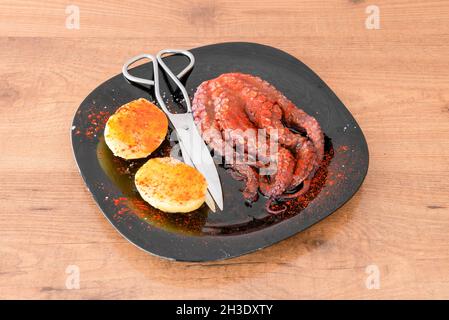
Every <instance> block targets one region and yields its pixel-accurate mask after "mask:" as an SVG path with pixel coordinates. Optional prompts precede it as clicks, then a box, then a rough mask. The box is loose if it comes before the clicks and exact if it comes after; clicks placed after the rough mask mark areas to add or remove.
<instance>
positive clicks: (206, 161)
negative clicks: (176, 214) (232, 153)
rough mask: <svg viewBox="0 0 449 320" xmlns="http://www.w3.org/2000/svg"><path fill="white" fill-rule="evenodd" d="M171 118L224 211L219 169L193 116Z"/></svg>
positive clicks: (214, 197)
mask: <svg viewBox="0 0 449 320" xmlns="http://www.w3.org/2000/svg"><path fill="white" fill-rule="evenodd" d="M169 118H170V121H171V122H172V123H173V126H174V127H175V130H176V133H177V135H178V138H179V140H180V142H181V143H182V145H183V146H184V149H185V150H186V151H187V154H188V155H189V157H190V159H191V161H192V163H193V165H194V166H195V168H196V169H197V170H198V171H200V172H201V173H202V174H203V175H204V177H205V179H206V181H207V184H208V189H209V191H210V194H211V196H212V198H213V199H214V200H215V203H216V204H217V206H218V208H220V210H223V191H222V188H221V183H220V177H219V176H218V172H217V167H216V166H215V163H214V159H213V158H212V156H211V155H210V152H209V149H208V148H207V146H206V144H205V143H204V140H203V138H202V137H201V135H200V133H199V132H198V129H197V127H196V125H195V123H194V122H193V117H192V114H191V113H183V114H170V115H169Z"/></svg>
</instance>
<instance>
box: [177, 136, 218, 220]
mask: <svg viewBox="0 0 449 320" xmlns="http://www.w3.org/2000/svg"><path fill="white" fill-rule="evenodd" d="M179 146H180V148H181V153H182V159H183V160H184V163H185V164H187V165H189V166H191V167H195V166H194V164H193V162H192V160H191V159H190V157H189V155H188V154H187V151H186V150H185V147H184V145H183V144H182V142H181V143H180V144H179ZM205 202H206V204H207V206H208V207H209V209H210V210H212V212H216V211H217V210H216V208H215V202H214V200H213V198H212V196H211V194H210V191H209V188H208V190H207V193H206V201H205Z"/></svg>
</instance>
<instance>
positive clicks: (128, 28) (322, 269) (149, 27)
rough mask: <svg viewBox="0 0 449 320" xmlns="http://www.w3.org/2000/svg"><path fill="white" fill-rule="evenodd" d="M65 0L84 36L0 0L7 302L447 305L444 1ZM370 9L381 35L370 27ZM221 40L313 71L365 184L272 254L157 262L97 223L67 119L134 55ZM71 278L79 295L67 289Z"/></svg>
mask: <svg viewBox="0 0 449 320" xmlns="http://www.w3.org/2000/svg"><path fill="white" fill-rule="evenodd" d="M74 2H76V3H73V4H75V5H77V6H78V7H79V12H80V28H79V29H68V28H67V27H66V18H67V17H68V16H69V15H70V12H71V11H70V10H71V8H69V9H68V10H69V11H67V12H68V13H66V7H67V5H69V4H70V3H69V2H67V1H55V0H51V1H45V2H44V1H18V0H7V1H5V0H3V1H1V2H0V59H1V61H2V63H1V64H0V75H1V81H0V102H1V121H0V150H1V156H0V177H1V192H0V200H1V201H0V298H39V299H42V298H43V299H47V298H50V299H55V298H63V299H72V298H74V299H78V298H83V299H90V298H101V299H103V298H106V299H107V298H138V299H163V298H177V299H184V298H218V299H222V298H223V299H227V298H238V299H240V298H249V299H253V298H254V299H255V298H261V299H265V298H267V299H271V298H280V299H282V298H293V299H296V298H362V299H371V298H449V182H448V181H449V90H448V89H449V63H448V62H449V61H448V58H449V18H448V17H449V2H448V1H444V0H440V1H437V0H434V1H424V0H420V1H411V0H396V1H390V0H388V1H387V0H375V1H374V0H373V2H371V1H363V0H351V1H347V0H332V1H311V0H301V1H299V0H286V1H272V0H259V1H257V2H253V1H241V0H232V1H198V0H194V1H192V0H189V1H187V0H177V1H169V3H166V1H162V0H161V1H139V0H135V1H108V2H105V1H87V0H77V1H74ZM369 5H377V6H378V8H379V10H380V29H367V28H366V24H365V20H366V19H367V17H368V16H369V13H368V14H367V13H366V10H367V9H366V8H367V7H368V6H369ZM368 10H369V9H368ZM225 41H251V42H259V43H263V44H268V45H272V46H275V47H278V48H280V49H282V50H285V51H287V52H289V53H290V54H292V55H294V56H296V57H298V58H299V59H301V60H302V61H303V62H304V63H306V64H307V65H309V66H310V67H311V68H312V69H313V70H314V71H315V72H317V73H318V74H319V75H320V76H321V77H322V79H324V81H325V82H326V83H327V84H328V85H329V86H330V87H331V88H332V89H333V90H334V91H335V92H336V94H337V95H338V96H339V97H340V99H341V100H342V101H343V102H344V104H345V105H346V106H347V107H348V108H349V109H350V111H351V112H352V114H353V115H354V117H355V118H356V119H357V121H358V123H359V124H360V126H361V127H362V129H363V131H364V133H365V135H366V138H367V141H368V144H369V149H370V158H371V159H370V168H369V172H368V176H367V178H366V180H365V182H364V184H363V186H362V188H361V189H360V191H359V192H358V193H357V194H356V196H355V197H354V198H353V199H352V200H351V201H350V202H348V203H347V204H346V205H345V206H344V207H343V208H341V209H340V210H338V211H337V212H336V213H334V214H333V215H332V216H330V217H329V218H327V219H325V220H324V221H322V222H320V223H318V224H316V225H315V226H313V227H312V228H310V229H308V230H306V231H304V232H302V233H300V234H298V235H296V236H294V237H292V238H290V239H288V240H285V241H282V242H281V243H279V244H276V245H274V246H271V247H269V248H267V249H264V250H261V251H259V252H257V253H253V254H249V255H245V256H243V257H240V258H235V259H231V260H227V261H222V262H213V263H179V262H170V261H166V260H162V259H159V258H156V257H153V256H150V255H148V254H146V253H144V252H143V251H141V250H138V249H137V248H135V247H134V246H133V245H132V244H130V243H129V242H128V241H127V240H125V239H124V238H122V237H121V236H120V235H119V234H118V233H117V232H116V231H115V230H114V229H113V227H112V226H111V225H110V224H109V222H107V221H106V219H105V218H104V217H103V215H102V214H101V213H100V211H99V209H98V208H97V206H96V205H95V203H94V201H93V199H92V197H91V195H90V194H89V192H88V191H87V190H86V187H85V186H84V183H83V181H82V179H81V177H80V175H79V173H78V169H77V166H76V163H75V161H74V158H73V156H72V150H71V144H70V135H69V132H70V126H71V121H72V117H73V114H74V112H75V110H76V109H77V107H78V106H79V104H80V103H81V101H82V100H83V99H84V97H85V96H86V95H87V94H88V93H89V92H90V91H91V90H92V89H94V88H95V87H96V86H97V85H98V84H100V83H102V82H103V81H104V80H106V79H108V78H110V77H111V76H113V75H115V74H117V73H119V72H120V69H121V66H122V63H123V62H124V60H125V59H126V58H129V57H131V56H133V55H135V54H138V53H141V52H143V51H145V52H156V51H158V50H160V49H162V48H166V47H183V48H191V47H196V46H200V45H205V44H211V43H216V42H225ZM73 265H74V266H77V268H79V271H80V288H79V289H76V288H75V289H68V288H67V286H66V281H67V277H68V276H71V275H72V274H67V273H66V271H67V272H69V273H70V270H71V269H70V268H71V267H70V266H73ZM373 270H374V271H373ZM377 271H378V275H379V278H378V279H379V280H380V281H379V282H378V284H379V288H378V289H376V288H372V286H367V281H368V280H369V279H372V278H369V277H372V276H373V275H374V276H376V274H377V273H376V272H377ZM69 287H70V286H69ZM369 288H371V289H369Z"/></svg>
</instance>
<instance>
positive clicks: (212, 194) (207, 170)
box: [122, 49, 223, 212]
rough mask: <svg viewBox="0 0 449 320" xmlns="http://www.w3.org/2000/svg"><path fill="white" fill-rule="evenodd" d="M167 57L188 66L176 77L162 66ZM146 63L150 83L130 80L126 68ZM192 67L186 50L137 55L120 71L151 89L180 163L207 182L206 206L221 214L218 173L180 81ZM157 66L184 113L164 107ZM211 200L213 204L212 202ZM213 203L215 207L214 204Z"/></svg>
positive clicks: (138, 79) (221, 197)
mask: <svg viewBox="0 0 449 320" xmlns="http://www.w3.org/2000/svg"><path fill="white" fill-rule="evenodd" d="M167 55H183V56H185V57H187V58H189V64H188V65H187V66H186V67H185V68H184V69H183V70H182V71H181V72H179V73H178V74H177V75H175V74H174V73H173V72H172V71H171V70H170V68H169V67H168V66H167V65H166V64H165V62H164V61H163V58H164V57H165V56H167ZM142 59H148V60H150V61H152V63H153V80H151V79H144V78H140V77H136V76H133V75H131V74H130V73H129V67H130V66H131V65H132V64H134V63H136V62H137V61H139V60H142ZM194 64H195V57H194V56H193V54H192V53H190V52H189V51H187V50H178V49H164V50H161V51H159V52H158V53H157V55H156V57H155V56H153V55H151V54H140V55H138V56H135V57H133V58H131V59H129V60H128V61H127V62H126V63H125V64H124V65H123V68H122V73H123V75H124V77H125V78H126V79H127V80H129V81H130V82H133V83H139V84H142V85H148V86H154V93H155V95H156V100H157V102H158V103H159V106H160V107H161V109H162V110H163V111H164V112H165V114H166V115H167V117H168V119H169V120H170V122H171V123H172V125H173V127H174V129H175V131H176V134H177V136H178V140H179V146H180V149H181V153H182V157H183V160H184V162H185V163H186V164H188V165H190V166H193V167H194V168H196V169H197V170H198V171H199V172H201V173H202V174H203V175H204V177H205V179H206V181H207V190H208V192H207V194H206V204H207V205H208V206H209V208H210V209H211V210H212V211H213V212H215V203H216V204H217V206H218V207H219V208H220V210H223V191H222V188H221V183H220V177H219V175H218V172H217V168H216V166H215V163H214V160H213V158H212V156H211V154H210V152H209V149H208V148H207V146H206V144H205V143H204V140H203V138H202V137H201V135H200V133H199V131H198V128H197V127H196V125H195V122H194V121H193V114H192V107H191V104H190V98H189V95H188V93H187V90H186V89H185V87H184V85H183V84H182V83H181V81H180V80H179V79H181V78H182V77H183V76H185V75H186V74H187V73H188V72H189V71H190V70H191V69H192V68H193V65H194ZM159 66H160V67H161V69H162V71H163V72H165V74H166V75H167V76H168V77H169V78H170V79H171V80H173V82H174V83H175V84H176V86H177V87H178V88H179V90H180V91H181V93H182V95H183V98H184V103H185V105H186V109H187V111H186V112H184V113H172V112H171V111H170V110H169V109H168V108H167V106H166V104H165V102H164V100H163V99H162V96H161V91H160V83H159ZM212 199H213V200H212ZM214 201H215V203H214Z"/></svg>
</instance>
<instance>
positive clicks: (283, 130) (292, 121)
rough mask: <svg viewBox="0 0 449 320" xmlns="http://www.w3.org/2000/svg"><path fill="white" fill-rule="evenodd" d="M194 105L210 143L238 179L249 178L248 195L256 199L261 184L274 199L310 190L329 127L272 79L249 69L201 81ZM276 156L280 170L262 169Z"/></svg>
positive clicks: (196, 115) (245, 192) (248, 197)
mask: <svg viewBox="0 0 449 320" xmlns="http://www.w3.org/2000/svg"><path fill="white" fill-rule="evenodd" d="M192 111H193V116H194V119H195V122H196V124H197V125H198V127H199V129H200V132H201V133H202V136H203V138H204V139H205V141H206V143H207V144H208V145H209V146H210V147H211V148H212V149H213V150H214V151H215V152H217V153H218V154H219V155H221V156H222V157H224V159H225V164H227V165H229V166H230V170H231V171H232V176H233V177H234V178H235V179H238V180H244V181H245V188H244V190H243V196H244V198H245V199H247V200H249V201H255V200H256V199H257V196H258V190H259V189H260V192H261V193H262V194H263V195H265V196H266V197H268V198H269V199H270V201H272V200H281V199H285V198H292V197H297V196H299V195H301V194H303V193H305V192H306V191H307V189H308V186H309V182H310V179H311V178H313V175H314V173H315V171H316V170H317V169H318V167H319V165H320V162H321V160H322V158H323V155H324V136H323V133H322V131H321V128H320V125H319V124H318V122H317V121H316V119H315V118H314V117H312V116H310V115H308V114H307V113H305V112H304V111H303V110H301V109H299V108H297V107H296V106H295V105H294V104H293V103H292V102H291V101H290V100H288V99H287V98H286V97H285V96H284V95H283V94H282V93H280V92H279V91H278V90H277V89H276V88H274V87H273V86H272V85H271V84H269V83H268V82H266V81H264V80H262V79H260V78H258V77H255V76H251V75H248V74H242V73H227V74H222V75H221V76H219V77H217V78H215V79H212V80H208V81H205V82H203V83H202V84H201V85H200V86H199V87H198V89H197V91H196V93H195V96H194V99H193V104H192ZM260 129H265V131H262V132H265V134H262V135H261V134H260V132H261V131H260ZM272 143H276V144H277V150H276V152H275V153H273V152H272V151H273V149H272V148H271V146H272ZM237 158H239V159H243V160H244V161H240V162H238V161H235V159H237ZM273 162H274V163H275V167H276V170H275V172H273V173H272V174H271V175H266V174H262V172H263V171H262V169H266V168H267V166H268V165H269V164H272V163H273ZM301 184H302V188H301V189H300V190H299V191H297V192H292V190H294V189H296V188H297V187H298V186H300V185H301ZM269 203H270V202H269ZM268 207H269V205H268Z"/></svg>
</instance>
